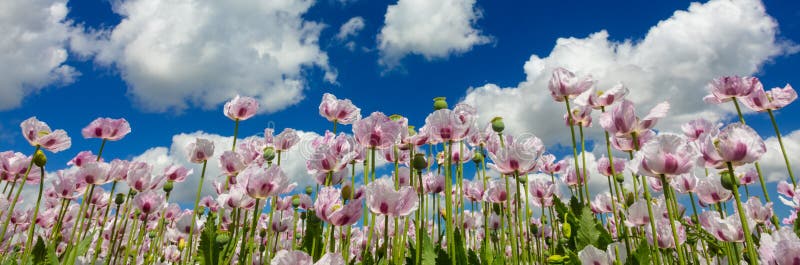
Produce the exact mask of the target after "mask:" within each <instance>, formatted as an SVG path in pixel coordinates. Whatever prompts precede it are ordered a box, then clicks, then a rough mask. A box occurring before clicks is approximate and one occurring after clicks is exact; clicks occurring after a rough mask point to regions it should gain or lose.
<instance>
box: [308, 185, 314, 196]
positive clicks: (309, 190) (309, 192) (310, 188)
mask: <svg viewBox="0 0 800 265" xmlns="http://www.w3.org/2000/svg"><path fill="white" fill-rule="evenodd" d="M311 193H314V188H312V187H311V186H306V194H308V196H311Z"/></svg>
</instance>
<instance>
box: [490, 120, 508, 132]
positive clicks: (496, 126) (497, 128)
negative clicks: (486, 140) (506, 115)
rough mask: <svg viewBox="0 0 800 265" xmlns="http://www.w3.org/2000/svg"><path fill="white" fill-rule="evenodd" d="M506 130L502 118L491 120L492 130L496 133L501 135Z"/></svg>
mask: <svg viewBox="0 0 800 265" xmlns="http://www.w3.org/2000/svg"><path fill="white" fill-rule="evenodd" d="M505 129H506V124H505V123H503V117H494V118H492V130H493V131H494V132H496V133H501V132H503V130H505Z"/></svg>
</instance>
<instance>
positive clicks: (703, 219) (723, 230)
mask: <svg viewBox="0 0 800 265" xmlns="http://www.w3.org/2000/svg"><path fill="white" fill-rule="evenodd" d="M699 221H700V225H701V226H702V227H703V229H705V230H706V231H708V232H709V233H710V234H711V235H713V236H714V237H715V238H717V239H718V240H720V241H723V242H744V230H743V228H742V222H741V219H739V216H738V215H736V214H732V215H729V216H728V217H725V218H721V217H720V216H719V213H717V212H711V211H706V212H703V213H702V214H700V218H699ZM749 223H750V224H749V227H750V229H751V230H750V231H753V230H752V229H753V228H754V227H755V222H749Z"/></svg>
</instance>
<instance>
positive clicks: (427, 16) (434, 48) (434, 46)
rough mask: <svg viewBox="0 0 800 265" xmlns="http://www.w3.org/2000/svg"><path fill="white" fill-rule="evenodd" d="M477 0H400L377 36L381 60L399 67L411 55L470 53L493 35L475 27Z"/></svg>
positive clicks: (478, 13) (431, 55)
mask: <svg viewBox="0 0 800 265" xmlns="http://www.w3.org/2000/svg"><path fill="white" fill-rule="evenodd" d="M475 2H476V1H475V0H444V1H428V0H400V1H398V2H397V4H395V5H390V6H389V7H388V8H387V9H386V16H385V18H384V26H383V28H382V29H381V32H380V34H379V35H378V49H379V50H380V54H381V59H380V63H381V64H382V65H385V66H388V67H394V66H397V65H398V64H399V63H400V60H401V59H403V57H405V56H406V55H408V54H419V55H422V56H424V57H425V58H426V59H428V60H432V59H437V58H447V57H448V56H450V55H451V54H461V53H465V52H468V51H470V50H471V49H472V47H473V46H475V45H481V44H486V43H488V42H489V41H490V38H489V37H487V36H485V35H483V34H482V33H481V31H480V30H478V29H476V28H475V24H476V23H477V21H478V19H480V18H481V12H480V11H479V10H478V9H477V8H476V7H475Z"/></svg>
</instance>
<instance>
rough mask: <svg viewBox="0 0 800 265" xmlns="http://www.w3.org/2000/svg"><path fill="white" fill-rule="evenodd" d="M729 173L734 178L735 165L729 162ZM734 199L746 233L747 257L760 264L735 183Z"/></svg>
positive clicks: (737, 185)
mask: <svg viewBox="0 0 800 265" xmlns="http://www.w3.org/2000/svg"><path fill="white" fill-rule="evenodd" d="M727 164H728V172H730V174H731V175H732V176H733V174H734V172H733V164H732V163H731V162H728V163H727ZM731 191H733V198H734V199H735V200H736V209H738V212H739V220H741V223H742V231H743V232H744V241H745V243H746V244H747V255H748V256H749V257H750V262H752V263H756V264H758V258H757V257H758V255H756V249H755V244H753V238H752V235H751V234H750V227H749V225H748V224H747V216H745V212H744V208H743V207H742V200H741V199H739V183H736V181H734V182H733V189H731Z"/></svg>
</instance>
